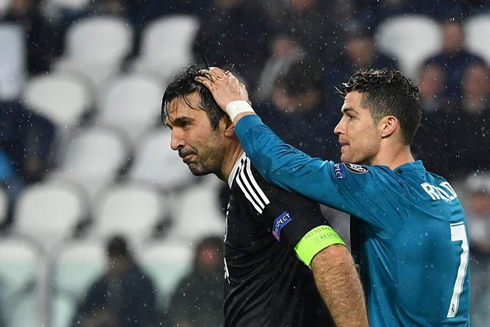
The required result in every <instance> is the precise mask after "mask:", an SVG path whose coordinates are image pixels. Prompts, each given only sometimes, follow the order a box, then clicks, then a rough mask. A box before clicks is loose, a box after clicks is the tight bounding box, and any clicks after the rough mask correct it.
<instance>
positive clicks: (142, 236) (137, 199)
mask: <svg viewBox="0 0 490 327" xmlns="http://www.w3.org/2000/svg"><path fill="white" fill-rule="evenodd" d="M164 200H165V199H164V198H163V197H162V196H161V194H160V192H159V191H158V190H157V189H156V188H155V187H153V186H151V185H149V184H143V183H125V184H119V185H115V186H113V187H110V188H108V189H106V190H105V192H104V193H103V194H101V196H99V199H98V201H97V202H96V203H95V208H94V223H93V226H92V234H93V235H96V236H97V237H99V238H107V237H110V236H112V235H115V234H119V235H120V234H122V235H124V236H126V237H127V238H128V239H131V240H133V241H135V242H138V241H144V240H146V239H148V238H150V237H151V236H152V233H153V231H154V229H155V226H156V225H157V223H158V222H159V221H161V219H162V218H163V217H164V216H165V215H164V211H163V209H164V208H165V201H164Z"/></svg>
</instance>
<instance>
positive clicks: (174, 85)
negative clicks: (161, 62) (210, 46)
mask: <svg viewBox="0 0 490 327" xmlns="http://www.w3.org/2000/svg"><path fill="white" fill-rule="evenodd" d="M203 68H204V67H203ZM197 76H205V75H204V74H203V73H201V72H200V68H197V67H196V66H195V65H191V66H189V67H187V68H186V69H185V71H184V72H182V73H181V74H179V75H177V76H175V78H174V79H173V80H172V81H171V82H170V84H169V85H168V86H167V89H166V90H165V93H164V94H163V99H162V113H161V115H162V116H161V118H162V122H163V123H165V120H166V119H167V117H168V109H169V105H170V103H171V102H172V101H174V100H177V99H179V98H180V99H182V100H184V102H185V103H186V104H187V105H188V106H189V107H191V108H193V107H192V106H191V104H190V103H189V100H188V99H187V97H188V96H189V95H191V94H194V93H197V94H199V99H200V101H199V104H198V108H193V109H196V110H197V109H200V110H203V111H205V112H206V115H207V116H208V118H209V120H210V122H211V127H212V128H213V129H217V128H218V125H219V122H220V121H221V119H223V118H225V117H227V116H226V114H225V113H224V112H223V110H221V109H220V107H219V106H218V104H217V103H216V101H215V100H214V98H213V95H212V94H211V92H210V91H209V90H208V89H207V88H206V86H204V84H201V83H199V82H197V81H196V80H195V78H196V77H197Z"/></svg>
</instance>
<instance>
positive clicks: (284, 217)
mask: <svg viewBox="0 0 490 327" xmlns="http://www.w3.org/2000/svg"><path fill="white" fill-rule="evenodd" d="M292 220H293V217H291V215H290V214H289V212H287V211H284V212H283V213H281V215H280V216H279V217H277V218H276V219H275V220H274V223H273V224H272V235H274V237H275V238H276V240H277V241H278V242H279V241H280V240H281V229H283V228H284V226H286V225H287V224H289V223H290V222H291V221H292Z"/></svg>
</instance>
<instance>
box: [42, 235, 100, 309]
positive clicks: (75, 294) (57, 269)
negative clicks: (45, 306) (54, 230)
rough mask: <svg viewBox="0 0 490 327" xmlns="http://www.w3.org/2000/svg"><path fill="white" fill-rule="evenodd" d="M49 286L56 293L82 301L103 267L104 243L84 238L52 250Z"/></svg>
mask: <svg viewBox="0 0 490 327" xmlns="http://www.w3.org/2000/svg"><path fill="white" fill-rule="evenodd" d="M54 258H55V260H54V265H53V273H52V275H51V279H50V286H51V287H52V289H53V290H55V291H56V292H57V294H65V295H67V296H69V297H72V298H73V299H76V301H79V300H81V299H82V298H83V297H84V296H85V294H86V291H87V289H88V287H89V286H90V285H91V283H92V282H94V281H95V280H96V279H97V278H98V277H100V276H101V275H102V274H103V273H104V271H105V268H106V265H107V257H106V254H105V244H104V243H103V242H101V241H100V240H96V239H86V240H79V241H74V242H71V243H68V244H66V245H65V246H63V248H60V249H59V251H58V252H56V253H55V257H54Z"/></svg>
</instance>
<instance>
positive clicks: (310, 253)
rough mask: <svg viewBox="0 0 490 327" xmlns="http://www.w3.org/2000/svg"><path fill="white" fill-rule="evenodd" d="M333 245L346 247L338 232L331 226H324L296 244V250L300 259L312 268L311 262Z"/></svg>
mask: <svg viewBox="0 0 490 327" xmlns="http://www.w3.org/2000/svg"><path fill="white" fill-rule="evenodd" d="M333 244H342V245H345V243H344V241H343V240H342V239H341V238H340V236H339V235H338V234H337V232H336V231H335V230H334V229H333V228H332V227H330V226H327V225H322V226H318V227H315V228H313V229H312V230H310V231H309V232H308V233H306V235H305V236H303V238H302V239H301V240H300V241H299V242H298V244H296V246H295V247H294V250H295V251H296V254H297V255H298V257H299V258H300V259H301V261H303V262H304V263H305V265H307V266H308V267H310V265H311V260H313V257H314V256H315V255H316V254H317V253H318V252H320V251H321V250H323V249H325V248H327V247H329V246H330V245H333Z"/></svg>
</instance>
